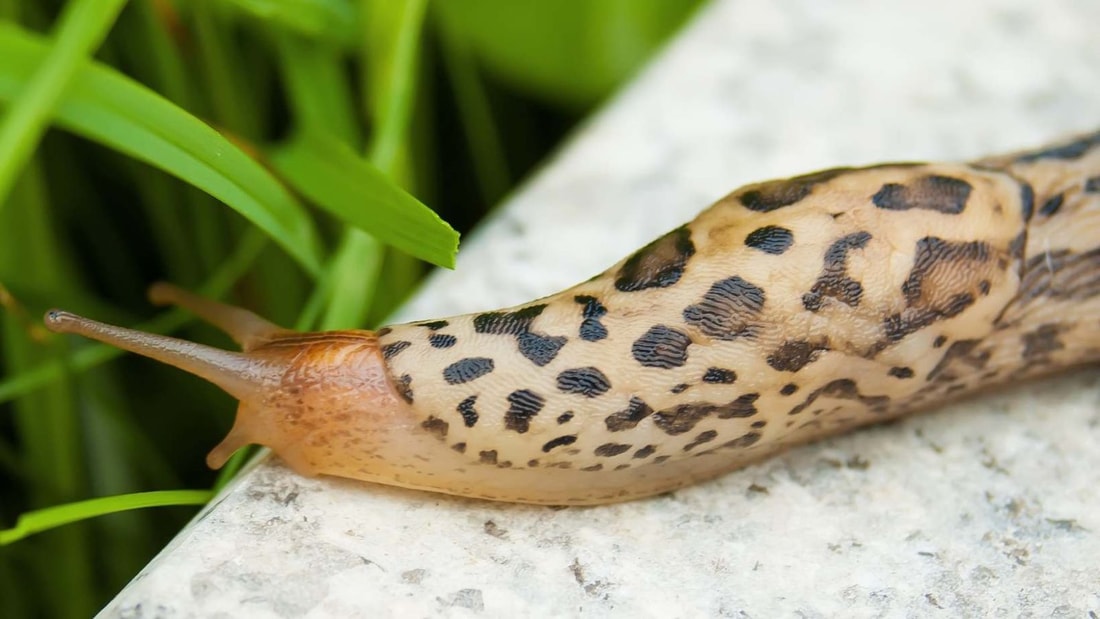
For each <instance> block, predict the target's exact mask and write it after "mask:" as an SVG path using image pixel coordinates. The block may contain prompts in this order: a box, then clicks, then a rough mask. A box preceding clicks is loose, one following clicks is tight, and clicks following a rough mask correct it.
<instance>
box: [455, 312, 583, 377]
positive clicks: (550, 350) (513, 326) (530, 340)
mask: <svg viewBox="0 0 1100 619" xmlns="http://www.w3.org/2000/svg"><path fill="white" fill-rule="evenodd" d="M545 309H546V304H542V305H531V306H528V307H524V308H522V309H518V310H516V311H514V312H486V313H484V314H478V315H477V316H475V317H474V331H476V332H477V333H486V334H490V335H511V336H514V337H515V338H516V342H517V344H518V345H519V352H520V354H522V355H523V356H524V357H526V358H527V359H528V360H529V361H531V362H532V363H534V364H535V365H537V366H539V367H542V366H544V365H546V364H548V363H550V362H551V361H553V360H554V357H556V356H557V355H558V351H560V350H561V347H562V346H564V345H565V342H566V338H564V337H560V336H548V335H540V334H538V333H532V332H531V323H532V322H534V320H535V318H538V317H539V315H541V314H542V311H543V310H545Z"/></svg>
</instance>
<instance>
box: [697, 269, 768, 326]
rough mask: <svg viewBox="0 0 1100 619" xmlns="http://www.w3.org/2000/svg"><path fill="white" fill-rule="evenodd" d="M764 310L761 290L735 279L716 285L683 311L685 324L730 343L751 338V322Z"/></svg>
mask: <svg viewBox="0 0 1100 619" xmlns="http://www.w3.org/2000/svg"><path fill="white" fill-rule="evenodd" d="M763 308H764V289H763V288H761V287H759V286H756V285H755V284H752V283H749V282H747V281H745V280H743V279H741V278H740V277H738V276H736V275H734V276H733V277H729V278H727V279H723V280H720V281H718V282H715V283H714V284H713V285H712V286H711V287H710V290H708V291H707V293H706V294H705V295H703V298H702V299H701V300H700V301H699V302H698V303H696V304H694V305H689V306H687V307H686V308H684V322H686V323H688V324H689V325H694V326H696V327H698V328H699V330H700V331H702V332H703V333H705V334H706V335H709V336H710V337H714V338H718V339H720V340H725V341H729V340H733V339H736V338H738V337H740V336H751V335H753V333H754V330H755V329H754V326H753V325H752V323H751V321H752V320H753V319H755V318H756V316H757V315H758V314H760V311H761V310H762V309H763Z"/></svg>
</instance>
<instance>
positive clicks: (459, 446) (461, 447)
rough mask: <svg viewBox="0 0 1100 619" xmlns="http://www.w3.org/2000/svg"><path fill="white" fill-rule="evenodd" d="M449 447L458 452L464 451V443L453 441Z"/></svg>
mask: <svg viewBox="0 0 1100 619" xmlns="http://www.w3.org/2000/svg"><path fill="white" fill-rule="evenodd" d="M451 449H453V450H455V451H457V452H458V453H460V454H464V453H466V443H455V444H454V445H451Z"/></svg>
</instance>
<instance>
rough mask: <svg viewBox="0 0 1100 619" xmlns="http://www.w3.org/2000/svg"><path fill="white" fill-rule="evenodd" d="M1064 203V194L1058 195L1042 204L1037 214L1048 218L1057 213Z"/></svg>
mask: <svg viewBox="0 0 1100 619" xmlns="http://www.w3.org/2000/svg"><path fill="white" fill-rule="evenodd" d="M1065 201H1066V196H1065V194H1058V195H1056V196H1054V197H1052V198H1051V199H1049V200H1047V201H1046V202H1044V203H1043V206H1041V207H1040V208H1039V214H1040V215H1042V216H1044V217H1050V216H1051V215H1054V214H1056V213H1057V212H1058V210H1059V209H1061V208H1062V203H1064V202H1065Z"/></svg>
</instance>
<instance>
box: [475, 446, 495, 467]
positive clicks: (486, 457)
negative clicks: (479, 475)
mask: <svg viewBox="0 0 1100 619" xmlns="http://www.w3.org/2000/svg"><path fill="white" fill-rule="evenodd" d="M477 455H478V457H479V458H480V460H479V461H480V462H481V463H482V464H496V463H497V450H495V449H490V450H488V451H479V452H478V453H477Z"/></svg>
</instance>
